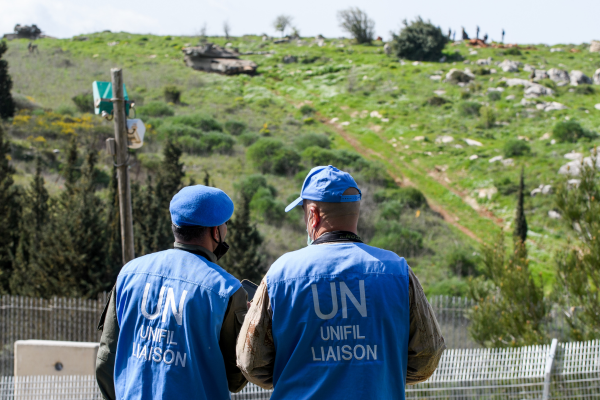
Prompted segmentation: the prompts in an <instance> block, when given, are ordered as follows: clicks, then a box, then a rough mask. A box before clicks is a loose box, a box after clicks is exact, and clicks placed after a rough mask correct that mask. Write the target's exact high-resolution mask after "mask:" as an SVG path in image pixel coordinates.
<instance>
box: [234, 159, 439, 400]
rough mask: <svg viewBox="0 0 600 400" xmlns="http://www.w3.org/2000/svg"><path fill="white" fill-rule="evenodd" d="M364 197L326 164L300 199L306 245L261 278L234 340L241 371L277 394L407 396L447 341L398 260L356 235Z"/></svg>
mask: <svg viewBox="0 0 600 400" xmlns="http://www.w3.org/2000/svg"><path fill="white" fill-rule="evenodd" d="M361 196H362V193H361V191H360V189H359V188H358V186H357V184H356V182H355V181H354V179H353V178H352V176H351V175H350V174H348V173H346V172H343V171H340V170H339V169H337V168H335V167H333V166H331V165H330V166H327V167H316V168H313V169H312V170H311V171H310V172H309V174H308V176H307V177H306V179H305V181H304V185H303V186H302V191H301V193H300V197H299V198H298V199H297V200H295V201H294V202H293V203H292V204H290V205H289V206H288V207H287V208H286V211H290V210H291V209H292V208H294V207H296V206H302V209H303V210H304V221H305V223H306V230H307V232H308V238H307V241H308V243H307V244H308V246H307V247H305V248H303V249H301V250H298V251H294V252H291V253H287V254H284V255H283V256H282V257H281V258H279V259H278V260H277V261H276V262H275V263H274V264H273V265H272V266H271V268H270V269H269V272H267V275H266V277H265V278H264V279H263V281H262V282H261V284H260V286H259V288H258V290H257V291H256V294H255V296H254V300H253V303H252V306H251V307H250V310H249V311H248V315H247V316H246V319H245V321H244V325H243V326H242V330H241V332H240V336H239V338H238V341H237V365H238V367H240V369H241V370H242V372H243V373H244V376H246V378H247V379H248V380H249V381H250V382H252V383H255V384H257V385H259V386H261V387H263V388H265V389H270V388H273V389H274V390H273V395H272V396H271V399H272V400H279V399H340V400H341V399H343V400H349V399H357V400H358V399H360V400H366V399H404V398H405V392H404V388H405V385H406V384H407V383H408V384H414V383H417V382H421V381H424V380H426V379H427V378H429V377H430V376H431V374H433V372H434V371H435V369H436V367H437V365H438V362H439V360H440V357H441V355H442V352H443V350H444V349H445V344H444V338H443V337H442V335H441V332H440V328H439V326H438V323H437V321H436V319H435V316H434V314H433V310H432V309H431V306H430V305H429V303H428V302H427V299H426V298H425V294H424V293H423V288H422V287H421V285H420V283H419V280H418V279H417V277H416V276H415V275H414V273H413V272H412V270H411V269H410V267H409V266H408V265H407V264H406V261H405V260H404V258H402V257H399V256H398V255H396V254H395V253H392V252H391V251H387V250H382V249H378V248H375V247H371V246H368V245H366V244H364V243H363V242H362V240H361V239H360V237H359V236H358V231H357V226H358V216H359V211H360V200H361Z"/></svg>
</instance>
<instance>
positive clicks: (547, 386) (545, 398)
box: [542, 339, 558, 400]
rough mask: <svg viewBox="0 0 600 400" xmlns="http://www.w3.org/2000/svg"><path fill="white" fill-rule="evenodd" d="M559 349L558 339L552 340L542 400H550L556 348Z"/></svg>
mask: <svg viewBox="0 0 600 400" xmlns="http://www.w3.org/2000/svg"><path fill="white" fill-rule="evenodd" d="M557 347H558V339H552V344H551V345H550V351H549V352H548V355H547V356H546V370H545V375H544V394H543V395H542V400H549V399H550V383H552V365H553V364H554V356H555V355H556V348H557Z"/></svg>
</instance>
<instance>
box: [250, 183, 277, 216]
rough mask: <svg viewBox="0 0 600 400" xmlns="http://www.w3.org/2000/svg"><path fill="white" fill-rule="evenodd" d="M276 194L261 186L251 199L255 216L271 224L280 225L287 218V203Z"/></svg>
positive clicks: (251, 208)
mask: <svg viewBox="0 0 600 400" xmlns="http://www.w3.org/2000/svg"><path fill="white" fill-rule="evenodd" d="M274 196H275V195H274V194H273V192H272V191H271V190H269V188H267V187H260V188H258V190H256V192H255V193H254V196H252V200H251V201H250V210H251V211H252V213H253V214H254V216H255V217H256V218H257V219H259V220H261V221H264V222H265V223H267V224H269V225H279V224H281V222H282V221H283V220H284V219H285V204H283V202H281V201H279V200H276V199H275V197H274Z"/></svg>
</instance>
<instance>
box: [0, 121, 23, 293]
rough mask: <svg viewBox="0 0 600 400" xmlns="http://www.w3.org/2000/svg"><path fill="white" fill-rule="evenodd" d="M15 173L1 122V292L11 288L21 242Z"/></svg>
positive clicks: (18, 193) (19, 209)
mask: <svg viewBox="0 0 600 400" xmlns="http://www.w3.org/2000/svg"><path fill="white" fill-rule="evenodd" d="M14 173H15V169H14V168H13V166H12V165H11V164H10V144H9V143H8V140H6V138H5V137H4V130H3V129H2V124H1V123H0V226H1V227H2V229H0V293H3V292H7V291H8V289H9V285H8V282H9V278H10V275H11V273H12V266H13V262H12V258H13V256H14V254H15V251H16V249H17V245H18V242H19V229H18V228H19V219H20V211H21V208H20V204H19V197H20V192H19V190H18V188H17V187H15V186H14V180H13V174H14Z"/></svg>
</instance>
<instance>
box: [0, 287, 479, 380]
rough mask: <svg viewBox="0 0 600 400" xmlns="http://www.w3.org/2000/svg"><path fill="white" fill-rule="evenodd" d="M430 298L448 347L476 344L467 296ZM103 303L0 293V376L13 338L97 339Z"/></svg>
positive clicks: (6, 369) (7, 369) (9, 362)
mask: <svg viewBox="0 0 600 400" xmlns="http://www.w3.org/2000/svg"><path fill="white" fill-rule="evenodd" d="M430 302H431V305H432V306H433V309H434V311H435V314H436V316H437V318H438V322H439V323H440V327H441V329H442V332H443V334H444V339H446V346H447V347H448V348H456V347H461V348H474V347H478V346H477V344H476V343H475V342H474V341H473V340H472V339H471V338H470V336H469V332H468V327H469V320H468V311H469V310H470V309H471V308H472V306H473V303H472V302H471V301H470V300H467V299H466V298H460V297H448V296H435V297H432V298H430ZM105 303H106V294H104V295H102V296H100V298H99V299H98V300H84V299H65V298H53V299H48V300H46V299H37V298H28V297H21V296H1V297H0V376H3V375H12V373H13V358H14V357H13V348H14V342H15V341H16V340H26V339H40V340H70V341H75V342H97V341H99V340H100V336H99V333H98V332H97V331H96V326H97V325H98V320H99V318H100V314H101V313H102V310H103V309H104V304H105Z"/></svg>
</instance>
